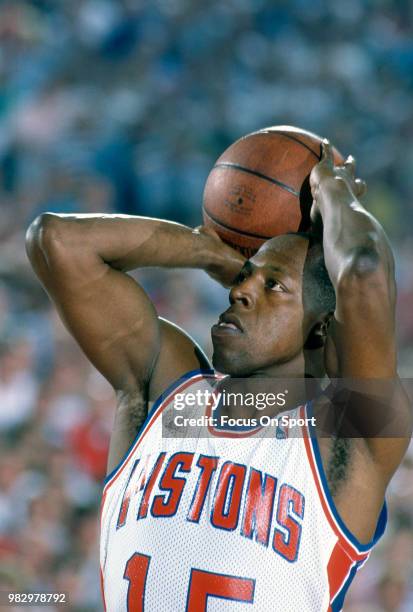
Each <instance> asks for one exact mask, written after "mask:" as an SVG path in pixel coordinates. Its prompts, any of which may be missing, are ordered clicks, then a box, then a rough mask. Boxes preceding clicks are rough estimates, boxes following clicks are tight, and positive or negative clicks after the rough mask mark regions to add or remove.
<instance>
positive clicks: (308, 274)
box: [288, 232, 336, 314]
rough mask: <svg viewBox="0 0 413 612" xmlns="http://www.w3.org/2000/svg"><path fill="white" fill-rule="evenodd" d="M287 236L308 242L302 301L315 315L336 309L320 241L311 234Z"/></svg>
mask: <svg viewBox="0 0 413 612" xmlns="http://www.w3.org/2000/svg"><path fill="white" fill-rule="evenodd" d="M288 234H289V235H291V236H301V237H302V238H306V239H307V240H308V242H309V246H308V251H307V256H306V260H305V264H304V278H303V296H304V299H305V300H306V301H308V305H309V307H310V308H311V309H312V310H314V312H316V313H317V314H319V313H320V314H321V313H324V312H333V311H334V310H335V307H336V294H335V291H334V287H333V284H332V282H331V280H330V277H329V275H328V271H327V268H326V264H325V261H324V250H323V243H322V240H321V239H320V237H319V236H318V235H317V234H313V233H311V232H288Z"/></svg>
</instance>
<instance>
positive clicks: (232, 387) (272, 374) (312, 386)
mask: <svg viewBox="0 0 413 612" xmlns="http://www.w3.org/2000/svg"><path fill="white" fill-rule="evenodd" d="M314 352H315V351H314ZM311 363H312V364H314V367H313V368H312V369H311V370H312V371H311V372H308V371H307V368H306V367H305V366H306V359H305V356H304V355H303V354H301V355H299V356H297V358H295V359H293V360H291V361H289V362H287V363H281V364H280V363H278V364H273V365H271V366H270V367H266V368H261V369H258V370H256V371H254V372H252V373H251V374H250V375H248V376H246V377H243V378H236V377H232V376H231V377H228V378H226V379H224V380H223V381H222V383H221V384H220V390H224V389H225V391H226V394H227V396H228V393H233V394H239V395H238V397H241V396H242V397H243V398H245V400H246V398H247V397H249V398H251V397H254V398H255V399H256V400H257V401H256V402H254V403H253V402H252V401H250V402H249V403H248V404H246V403H244V404H242V405H241V402H239V401H238V402H237V403H236V404H235V402H234V403H233V404H231V405H226V406H225V407H223V413H225V414H228V415H229V416H231V417H233V416H237V417H246V418H248V417H249V418H251V417H254V416H263V415H268V416H276V415H277V414H278V413H280V412H284V411H286V410H291V409H293V408H295V407H296V406H299V405H301V404H304V403H305V402H306V401H307V400H309V399H311V398H313V397H315V396H316V395H318V393H319V392H320V386H319V382H318V380H317V379H321V378H323V377H324V376H325V372H324V369H321V368H320V367H319V365H318V364H315V362H314V361H313V362H311ZM270 398H271V401H270ZM258 403H259V406H260V407H257V406H258Z"/></svg>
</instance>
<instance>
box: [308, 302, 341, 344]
mask: <svg viewBox="0 0 413 612" xmlns="http://www.w3.org/2000/svg"><path fill="white" fill-rule="evenodd" d="M333 315H334V312H332V311H331V312H328V313H327V314H324V315H321V316H320V318H319V320H318V321H317V322H316V323H315V324H314V325H313V327H312V328H311V331H310V333H309V334H308V337H307V340H306V342H305V344H304V349H306V350H314V349H319V348H323V346H324V345H325V343H326V339H327V334H328V326H329V325H330V321H331V319H332V317H333Z"/></svg>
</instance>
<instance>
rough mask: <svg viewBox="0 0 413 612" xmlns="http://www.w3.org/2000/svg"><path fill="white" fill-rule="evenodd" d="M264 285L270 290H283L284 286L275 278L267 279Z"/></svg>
mask: <svg viewBox="0 0 413 612" xmlns="http://www.w3.org/2000/svg"><path fill="white" fill-rule="evenodd" d="M265 287H266V289H271V291H284V287H283V286H282V285H281V283H279V282H278V281H277V280H275V278H269V279H267V281H266V282H265Z"/></svg>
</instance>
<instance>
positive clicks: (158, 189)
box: [0, 0, 413, 612]
mask: <svg viewBox="0 0 413 612" xmlns="http://www.w3.org/2000/svg"><path fill="white" fill-rule="evenodd" d="M412 24H413V5H412V3H411V2H410V1H409V0H375V1H374V2H373V0H347V1H346V2H341V1H338V0H337V1H336V0H332V1H330V0H288V1H287V0H285V1H283V0H280V1H279V2H273V1H271V0H210V1H209V2H201V1H200V0H147V1H146V0H116V1H115V0H71V1H70V2H64V1H63V0H53V1H52V0H31V1H30V0H10V1H2V2H0V211H1V217H0V590H1V589H9V588H10V589H12V590H26V591H27V590H31V591H36V590H49V591H50V590H52V591H54V592H62V591H65V592H67V593H69V594H70V601H71V604H70V609H72V610H74V611H75V612H94V611H97V610H100V609H101V603H100V595H99V581H98V552H97V544H98V505H99V501H100V495H101V488H102V480H103V478H104V474H105V462H106V454H107V445H108V440H109V435H110V430H111V427H112V421H113V406H114V397H113V394H112V391H111V389H110V388H109V385H108V384H107V383H106V382H105V381H104V380H103V379H102V377H101V376H100V375H98V374H97V372H96V371H95V370H93V368H92V367H91V366H90V365H89V364H88V362H87V360H86V358H84V357H82V356H81V355H80V351H79V349H78V348H77V347H76V346H75V344H74V343H73V341H72V340H71V338H70V337H69V336H68V334H67V332H66V331H65V330H64V328H63V326H62V324H61V323H60V321H59V319H58V317H57V315H56V313H55V311H54V309H53V308H52V307H51V305H50V303H49V301H48V299H47V296H46V295H45V293H44V292H43V290H42V289H41V287H40V286H39V284H38V282H37V281H36V279H35V278H34V276H33V273H32V272H31V270H30V268H29V266H28V263H27V260H26V257H25V253H24V231H25V228H26V227H27V226H28V224H29V223H30V222H31V220H32V219H33V218H34V217H35V216H36V215H38V214H39V213H41V212H42V211H46V210H48V211H54V212H75V211H82V212H121V213H130V214H146V215H150V216H158V217H162V218H168V219H173V220H177V221H180V222H183V223H187V224H189V225H195V224H199V223H200V222H201V213H200V206H201V201H202V190H203V184H204V182H205V179H206V177H207V175H208V172H209V170H210V168H211V167H212V165H213V162H214V160H215V159H216V158H217V157H218V155H219V154H220V153H221V152H222V150H223V149H225V148H226V147H227V146H228V145H229V144H230V143H231V142H233V141H234V140H235V139H237V138H238V137H240V136H241V135H243V134H245V133H247V132H249V131H253V130H255V129H259V128H261V127H264V126H266V125H275V124H292V125H298V126H301V127H303V128H305V129H309V130H312V131H314V132H318V133H320V134H322V135H323V136H324V135H326V136H328V137H329V138H330V139H331V140H332V141H333V142H334V143H335V144H336V146H337V147H338V148H339V149H340V150H341V151H342V152H343V153H345V154H348V153H350V152H351V153H353V154H354V155H355V156H356V158H357V160H358V163H359V171H360V174H361V175H362V176H363V178H365V179H366V180H367V182H368V184H369V193H368V195H367V197H366V205H367V206H368V208H369V209H370V210H372V211H373V212H374V213H375V214H376V215H377V217H378V218H379V220H380V221H381V222H382V223H383V225H384V227H385V228H386V230H387V232H388V235H389V238H390V241H391V243H392V245H393V247H394V251H395V257H396V266H397V280H398V318H397V320H398V336H399V353H400V372H401V374H402V375H403V376H405V377H413V314H412V304H413V267H412V265H411V262H412V261H413V242H412V240H411V236H410V234H411V231H412V229H413V172H412V170H411V169H412V167H413V147H412V145H411V142H412V141H413V104H412V101H413V100H412V98H413V95H412V94H413V26H412ZM140 279H141V280H142V283H143V284H144V286H145V287H146V288H147V290H148V291H149V293H150V294H151V297H152V298H153V300H154V302H155V303H156V305H157V308H158V311H159V313H160V314H162V315H163V316H166V317H168V318H170V319H171V320H173V321H175V322H176V323H178V324H180V325H182V326H183V327H184V328H185V329H187V330H188V331H189V332H190V333H191V334H192V335H193V336H194V337H195V338H196V339H197V340H198V341H200V342H201V343H202V344H203V345H204V346H206V347H207V348H208V347H209V349H210V340H209V327H210V324H211V323H212V322H213V321H214V319H215V317H216V313H217V312H219V311H220V309H221V308H222V305H223V304H225V300H226V294H225V291H223V290H222V289H220V288H219V287H217V286H215V285H214V284H213V282H212V281H211V280H209V279H208V278H207V277H206V276H205V277H204V276H203V275H202V274H200V273H196V272H190V273H185V274H183V273H178V272H172V273H169V274H165V273H161V272H145V273H140ZM388 503H389V511H390V517H391V519H390V523H389V528H388V532H387V535H386V536H385V537H384V538H383V541H382V542H381V543H380V545H379V546H378V549H377V551H375V552H374V553H373V555H372V558H371V560H370V561H369V563H368V564H367V565H366V567H365V568H364V569H363V570H362V572H361V574H360V576H358V577H357V579H356V582H355V585H354V587H353V589H352V591H350V596H349V599H348V603H347V606H346V608H345V609H346V610H348V611H350V612H407V610H411V609H413V580H412V578H413V451H412V452H410V454H408V456H407V458H406V460H405V461H404V463H403V466H402V467H401V468H400V470H399V472H398V474H397V476H396V478H395V479H394V481H393V483H392V485H391V487H390V491H389V495H388Z"/></svg>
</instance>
